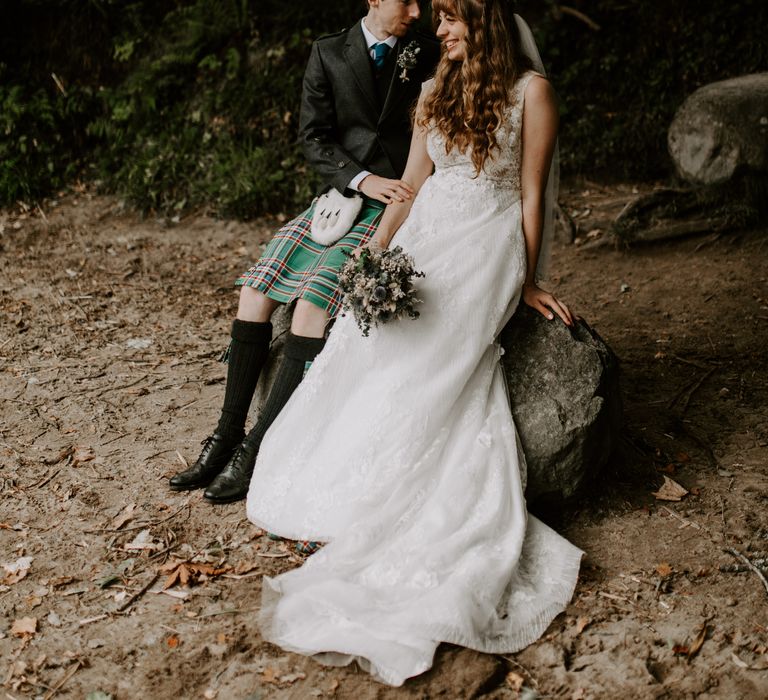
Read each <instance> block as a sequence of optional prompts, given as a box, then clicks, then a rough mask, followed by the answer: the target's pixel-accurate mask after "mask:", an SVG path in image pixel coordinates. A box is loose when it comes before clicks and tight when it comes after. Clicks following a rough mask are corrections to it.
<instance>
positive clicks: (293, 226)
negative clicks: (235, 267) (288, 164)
mask: <svg viewBox="0 0 768 700" xmlns="http://www.w3.org/2000/svg"><path fill="white" fill-rule="evenodd" d="M314 209H315V202H312V205H311V206H310V207H309V209H307V210H306V211H305V212H303V213H302V214H300V215H299V216H297V217H296V218H295V219H293V220H292V221H289V222H288V223H287V224H285V226H283V227H282V228H281V229H280V230H279V231H278V232H277V233H275V235H274V237H273V238H272V240H271V241H270V242H269V243H268V244H267V247H266V249H265V250H264V253H263V255H262V256H261V258H260V259H259V261H258V262H257V263H256V264H255V265H254V266H253V267H251V268H250V269H249V270H247V271H246V272H244V273H243V274H242V275H240V277H238V279H237V280H236V281H235V285H236V286H238V287H242V286H247V287H253V288H254V289H258V290H259V291H260V292H263V293H264V294H265V295H266V296H268V297H269V298H270V299H274V300H275V301H279V302H280V303H282V304H287V303H290V302H292V301H295V300H296V299H306V300H307V301H309V302H312V303H313V304H315V305H316V306H319V307H320V308H321V309H324V310H325V311H327V312H328V314H329V316H330V317H331V318H334V317H335V316H336V315H337V314H338V313H339V311H340V310H341V302H342V295H341V293H340V291H339V270H340V269H341V266H342V265H343V264H344V261H345V260H346V259H347V254H349V253H351V252H352V251H353V250H354V249H355V248H357V247H358V246H360V245H363V244H364V243H367V242H368V241H369V240H370V238H371V236H373V234H374V233H375V231H376V227H377V226H378V225H379V220H380V219H381V214H382V212H383V210H384V204H382V203H381V202H378V201H376V200H373V199H367V198H366V199H365V200H363V206H362V208H361V209H360V213H359V214H358V216H357V219H356V220H355V224H354V226H352V228H351V230H350V231H349V233H347V234H346V235H345V236H343V237H342V238H340V239H339V240H338V241H336V242H335V243H333V244H332V245H329V246H325V245H321V244H319V243H315V241H313V240H312V238H311V237H310V235H309V229H310V225H311V223H312V212H313V211H314Z"/></svg>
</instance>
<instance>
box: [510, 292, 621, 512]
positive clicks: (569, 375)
mask: <svg viewBox="0 0 768 700" xmlns="http://www.w3.org/2000/svg"><path fill="white" fill-rule="evenodd" d="M500 341H501V345H502V347H503V348H504V355H503V356H502V358H501V362H502V367H503V368H504V374H505V376H506V379H507V388H508V389H509V398H510V404H511V406H512V415H513V416H514V418H515V425H516V426H517V431H518V433H519V435H520V441H521V443H522V445H523V452H524V453H525V459H526V463H527V466H528V485H527V489H526V497H527V498H528V501H529V502H532V501H537V500H544V501H547V502H550V503H557V502H562V501H566V500H568V499H570V498H571V497H573V496H574V495H576V494H577V493H578V492H579V491H580V490H581V489H582V487H583V486H585V485H586V484H587V483H588V482H589V481H590V480H591V479H592V478H593V477H594V476H595V475H597V473H598V472H599V471H600V470H601V469H602V468H603V467H604V466H605V464H606V463H607V461H608V458H609V457H610V455H611V453H612V452H613V450H614V449H615V447H616V446H617V443H618V439H619V434H620V431H621V427H622V409H621V395H620V392H619V367H618V360H617V359H616V356H615V355H614V353H613V351H612V350H611V349H610V348H609V347H608V346H607V345H606V344H605V342H604V341H603V340H602V339H601V338H600V336H599V335H598V334H597V333H596V332H595V331H594V330H592V329H591V328H590V327H589V326H588V325H587V323H586V322H585V321H583V320H580V321H578V322H577V324H576V326H575V327H574V328H573V329H569V328H568V327H567V326H566V325H565V324H564V323H562V322H560V321H559V320H554V321H548V320H547V319H545V318H544V317H543V316H542V315H541V314H540V313H538V312H537V311H534V310H533V309H531V308H530V307H528V306H526V305H525V304H521V305H520V308H519V309H518V310H517V312H516V313H515V315H514V316H513V317H512V319H511V320H510V321H509V323H508V324H507V326H506V327H505V328H504V330H503V331H502V333H501V337H500Z"/></svg>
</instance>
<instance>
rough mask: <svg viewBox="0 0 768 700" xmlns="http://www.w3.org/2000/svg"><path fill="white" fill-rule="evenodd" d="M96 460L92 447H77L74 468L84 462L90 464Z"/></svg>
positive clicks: (74, 453)
mask: <svg viewBox="0 0 768 700" xmlns="http://www.w3.org/2000/svg"><path fill="white" fill-rule="evenodd" d="M95 458H96V453H95V452H94V451H93V448H92V447H88V446H87V445H75V447H74V450H73V452H72V466H73V467H77V466H78V465H80V464H83V462H90V461H91V460H92V459H95Z"/></svg>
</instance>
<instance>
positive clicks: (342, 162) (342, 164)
mask: <svg viewBox="0 0 768 700" xmlns="http://www.w3.org/2000/svg"><path fill="white" fill-rule="evenodd" d="M336 165H337V166H338V167H339V168H343V167H344V166H345V165H346V162H345V161H343V160H340V161H339V162H338V163H336Z"/></svg>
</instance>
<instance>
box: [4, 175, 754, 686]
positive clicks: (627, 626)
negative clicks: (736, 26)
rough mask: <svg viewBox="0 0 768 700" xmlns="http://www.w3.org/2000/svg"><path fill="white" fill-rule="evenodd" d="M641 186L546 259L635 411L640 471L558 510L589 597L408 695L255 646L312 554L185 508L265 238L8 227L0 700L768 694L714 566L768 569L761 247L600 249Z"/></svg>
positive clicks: (237, 510)
mask: <svg viewBox="0 0 768 700" xmlns="http://www.w3.org/2000/svg"><path fill="white" fill-rule="evenodd" d="M645 188H647V186H645ZM633 189H634V188H633V187H632V186H631V185H627V186H611V187H602V186H599V185H597V184H594V183H589V182H581V183H572V184H571V185H570V186H569V187H567V188H565V191H564V192H563V196H562V199H563V201H564V202H565V203H566V206H567V208H568V210H569V211H570V212H571V214H572V215H573V216H574V218H575V221H576V222H577V223H578V226H579V238H578V239H577V243H578V244H577V245H558V246H556V248H555V251H554V259H553V287H554V288H556V290H557V292H558V294H559V295H561V296H562V297H564V298H565V299H567V300H568V301H570V302H571V304H572V306H573V307H574V308H575V309H576V310H577V311H578V312H579V313H580V314H581V315H582V316H583V317H584V318H585V319H586V320H587V321H588V322H589V323H590V324H591V325H592V326H593V327H594V328H595V329H596V330H597V331H598V332H599V333H600V334H601V335H602V337H603V338H604V339H605V340H606V341H607V342H608V343H609V344H610V345H611V347H612V348H613V349H614V350H615V352H616V354H617V355H618V357H619V358H620V361H621V367H622V372H623V374H622V382H623V394H624V401H625V409H626V438H625V441H624V443H625V444H624V449H623V450H622V454H621V455H617V457H616V458H615V459H614V460H613V462H612V463H611V464H610V465H609V467H608V468H607V469H606V470H605V472H604V474H603V476H602V477H601V478H600V479H599V482H598V483H596V484H595V485H594V487H593V488H591V489H590V490H589V493H588V494H586V495H585V496H584V497H583V498H582V499H581V500H580V501H579V502H577V503H574V504H572V505H570V506H569V507H567V508H564V509H562V510H561V511H560V512H557V513H552V512H550V513H545V514H543V515H544V517H545V518H546V519H547V520H548V521H549V522H550V524H552V525H553V526H554V527H556V528H557V529H558V530H560V531H561V532H562V533H563V534H565V535H566V536H567V537H568V538H569V539H570V540H571V541H573V542H574V543H575V544H577V545H578V546H580V547H581V548H582V549H584V550H585V551H586V552H587V556H586V558H585V560H584V563H583V567H582V572H581V576H580V581H579V585H578V587H577V590H576V594H575V597H574V599H573V601H572V603H571V605H570V606H569V608H568V610H567V611H566V612H565V613H564V614H563V615H561V616H559V617H558V618H557V619H556V620H555V621H554V622H553V623H552V625H551V626H550V628H549V630H548V631H547V633H546V634H545V636H544V637H543V638H542V639H541V640H539V641H538V642H537V643H535V644H533V645H532V646H530V647H529V648H527V649H525V650H524V651H522V652H521V653H518V654H515V655H511V656H508V657H502V656H490V655H483V654H478V653H475V652H472V651H468V650H465V649H459V648H457V647H451V646H448V645H444V646H442V647H441V648H440V649H439V651H438V654H437V658H436V661H435V667H434V668H433V670H432V671H430V672H429V673H427V674H425V675H424V676H422V677H420V678H417V679H415V680H412V681H410V682H408V683H407V684H406V685H405V686H404V687H403V688H400V689H391V688H387V687H384V686H382V685H379V684H377V683H376V682H374V681H372V680H370V678H369V677H368V676H367V675H366V674H364V673H362V672H360V671H359V670H357V669H356V668H355V667H347V668H343V669H337V668H326V667H323V666H320V665H319V664H317V663H316V662H314V661H312V660H309V659H306V658H304V657H300V656H296V655H292V654H286V653H284V652H283V651H282V650H281V649H279V648H277V647H274V646H272V645H270V644H267V643H265V642H263V641H262V640H261V638H260V636H259V630H258V624H257V610H258V605H259V600H260V588H261V577H262V576H263V575H264V574H267V575H273V574H276V573H278V572H281V571H284V570H286V569H288V568H290V567H294V566H296V565H298V564H300V562H301V559H300V557H299V556H298V555H295V554H293V553H292V551H291V550H290V549H289V548H288V546H287V545H286V544H285V543H279V542H273V541H271V540H269V539H268V538H266V537H265V536H263V533H262V532H261V531H259V530H257V529H256V528H254V527H253V526H252V525H250V524H249V523H248V521H247V520H246V519H245V512H244V506H243V504H242V503H237V504H232V505H228V506H211V505H209V504H208V503H207V502H205V501H203V500H202V495H201V492H199V491H195V492H190V493H173V492H171V491H170V490H169V489H168V488H167V478H168V477H169V476H170V475H171V474H173V473H174V472H175V471H177V470H179V469H180V468H181V467H182V461H183V460H184V459H186V460H190V461H191V460H194V459H195V458H196V456H197V451H198V449H199V441H200V440H201V439H202V438H204V437H205V436H206V435H207V434H208V433H209V431H210V430H211V428H212V427H213V425H214V423H215V420H216V418H217V415H218V407H219V405H220V401H221V398H222V395H223V380H224V373H225V367H224V366H223V365H222V364H220V363H218V362H217V360H216V358H217V356H218V355H219V353H220V352H221V350H222V349H223V347H224V346H225V344H226V338H227V335H228V329H229V323H230V319H231V318H232V316H233V314H234V310H235V307H236V299H237V296H236V292H235V291H234V290H233V288H232V286H231V283H232V280H233V278H234V277H235V275H236V274H237V273H238V272H239V271H240V270H241V268H244V267H245V266H247V264H248V263H249V261H251V260H252V259H253V258H255V257H256V256H257V255H258V251H259V246H260V244H261V243H263V242H264V241H265V240H266V239H267V238H268V236H269V233H270V231H271V230H272V227H273V226H274V224H275V222H274V221H260V222H255V223H250V224H243V223H235V222H222V221H214V220H211V219H209V218H206V217H204V216H197V217H189V218H185V219H182V220H181V221H180V222H178V223H173V222H162V221H156V220H153V219H149V220H142V219H140V218H139V217H137V216H136V215H134V214H131V213H130V212H126V211H124V209H123V208H122V207H121V203H120V202H119V201H118V200H117V199H114V198H108V197H100V196H95V195H93V194H91V193H90V192H88V191H86V190H85V189H80V190H79V191H73V192H69V193H66V194H62V195H61V196H60V197H59V198H58V200H57V201H49V202H47V203H45V204H44V205H43V207H42V209H36V210H34V211H27V212H24V211H21V210H18V211H5V212H0V396H1V397H2V411H1V412H0V477H1V481H0V488H1V490H2V494H1V495H2V498H1V499H0V614H1V615H2V618H1V619H0V684H2V688H0V696H1V697H3V698H22V697H23V698H26V697H36V698H45V699H46V700H47V699H49V698H53V697H61V698H89V700H106V699H107V698H112V699H113V700H118V699H119V700H124V699H127V698H209V699H210V698H222V699H229V698H233V699H238V700H241V699H242V700H246V699H247V700H261V699H267V698H269V699H271V698H276V699H287V698H295V699H304V698H315V697H317V698H321V697H326V698H338V699H339V700H342V699H349V700H360V699H369V698H370V699H373V698H381V699H385V698H386V699H388V698H449V699H452V698H477V697H482V698H485V699H486V700H491V699H494V700H496V699H498V700H501V699H506V698H509V699H512V698H524V699H525V700H533V699H534V698H537V697H542V698H544V697H547V698H566V699H569V700H580V699H582V700H583V699H587V698H589V699H591V698H609V699H613V698H638V699H643V698H670V699H671V698H728V699H734V700H735V699H738V698H749V699H753V698H754V699H757V698H765V697H768V590H766V588H764V586H763V582H762V581H761V579H760V578H759V576H758V574H757V573H756V572H755V571H753V570H750V569H747V568H746V566H745V564H744V563H743V562H742V561H741V560H739V559H737V557H736V556H735V555H734V554H732V553H729V552H726V551H724V550H725V548H732V549H733V551H734V552H735V553H736V554H741V555H743V556H745V557H747V558H748V560H751V561H753V562H757V564H758V565H762V566H763V567H768V511H767V510H766V497H767V496H766V494H768V491H767V490H766V476H767V475H768V460H767V459H766V457H767V455H768V387H766V378H767V377H768V354H767V353H766V345H768V343H767V342H766V341H768V285H766V276H767V275H768V236H767V235H766V231H765V230H753V231H743V232H736V233H731V234H727V235H722V236H720V237H717V236H709V237H707V236H698V237H693V238H689V239H686V240H680V241H675V242H666V243H659V244H655V245H654V246H652V247H643V248H636V249H634V250H631V251H621V250H616V249H614V247H613V246H609V245H608V246H599V245H596V244H599V242H600V240H601V239H602V238H603V237H604V235H605V231H606V229H607V226H608V223H609V222H610V220H611V219H612V217H614V216H615V215H616V214H617V213H618V212H619V211H620V210H621V208H622V206H623V205H624V204H625V203H626V202H627V201H628V200H629V199H630V198H632V196H633ZM664 477H667V478H670V479H672V480H674V482H676V483H677V484H680V485H681V486H682V487H683V488H684V490H685V492H686V493H685V494H684V495H682V498H681V500H679V501H673V500H662V499H660V498H658V497H657V496H655V495H654V493H653V492H655V491H657V490H658V488H659V487H660V486H661V485H662V481H663V479H664ZM664 494H665V492H663V491H662V492H658V495H659V496H664ZM758 571H759V569H758ZM763 571H764V572H766V573H768V569H766V568H764V569H763ZM185 582H186V585H183V584H184V583H185Z"/></svg>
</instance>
